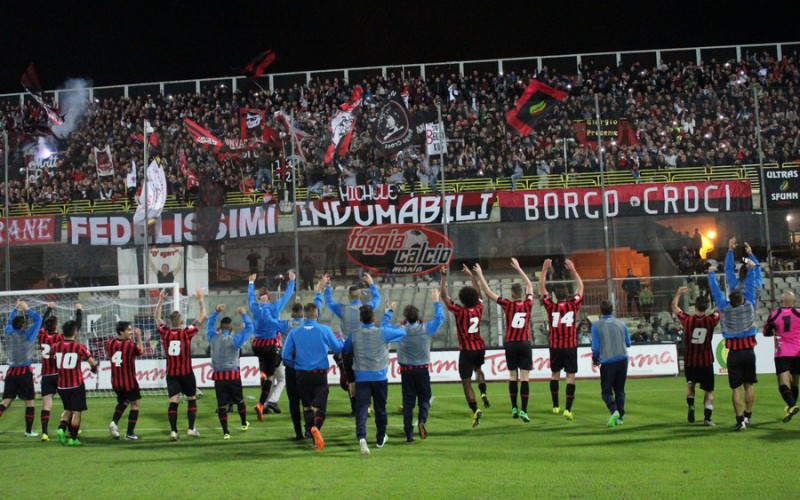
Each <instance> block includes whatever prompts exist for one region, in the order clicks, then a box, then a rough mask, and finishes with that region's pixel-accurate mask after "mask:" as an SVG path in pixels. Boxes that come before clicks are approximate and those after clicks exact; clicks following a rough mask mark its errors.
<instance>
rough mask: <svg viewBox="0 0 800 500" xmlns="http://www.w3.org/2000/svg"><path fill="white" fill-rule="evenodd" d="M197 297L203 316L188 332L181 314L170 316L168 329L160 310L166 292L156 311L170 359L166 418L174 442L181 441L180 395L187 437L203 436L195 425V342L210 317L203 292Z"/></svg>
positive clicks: (168, 358) (163, 342) (172, 313)
mask: <svg viewBox="0 0 800 500" xmlns="http://www.w3.org/2000/svg"><path fill="white" fill-rule="evenodd" d="M194 296H195V297H196V298H197V302H198V303H199V304H200V314H199V316H198V317H197V318H196V319H195V320H194V323H193V324H192V325H191V326H188V327H186V328H182V327H181V326H182V325H183V318H182V317H181V313H180V311H172V312H171V313H170V315H169V321H170V326H167V324H166V323H164V321H163V320H162V319H161V308H162V306H163V305H164V298H165V297H166V292H164V290H162V291H161V293H160V294H159V295H158V304H157V305H156V310H155V321H156V324H157V325H159V326H158V334H159V335H160V336H161V345H162V347H163V349H164V353H165V354H166V357H167V395H169V410H168V411H167V416H168V418H169V425H170V429H171V430H170V434H169V438H170V440H172V441H177V440H178V401H180V396H181V394H183V395H185V396H186V401H187V404H188V409H187V414H188V418H189V431H188V434H189V435H190V436H193V437H200V432H199V431H198V430H197V429H195V428H194V421H195V418H196V417H197V381H196V380H195V377H194V370H193V369H192V338H194V336H195V335H197V325H198V324H200V323H202V322H203V321H205V320H206V318H207V317H208V316H207V314H206V303H205V301H204V300H203V292H202V291H200V290H198V291H197V292H196V293H195V294H194Z"/></svg>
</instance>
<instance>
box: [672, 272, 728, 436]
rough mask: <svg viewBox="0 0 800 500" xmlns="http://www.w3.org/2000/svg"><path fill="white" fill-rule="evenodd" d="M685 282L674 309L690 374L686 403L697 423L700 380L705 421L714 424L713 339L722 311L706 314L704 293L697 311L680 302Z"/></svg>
mask: <svg viewBox="0 0 800 500" xmlns="http://www.w3.org/2000/svg"><path fill="white" fill-rule="evenodd" d="M688 291H689V289H688V288H686V287H685V286H682V287H680V288H678V291H677V292H676V293H675V297H673V298H672V312H673V313H675V315H676V316H678V319H679V320H680V322H681V325H683V338H684V339H686V340H685V346H686V352H685V353H684V355H683V367H684V368H683V372H684V374H685V375H686V404H687V405H688V406H689V412H688V414H687V417H686V419H687V420H688V421H689V423H694V394H695V385H696V384H700V388H701V389H703V392H704V395H703V410H704V419H703V423H705V425H708V426H712V425H714V423H713V421H712V420H711V413H712V411H713V410H714V352H713V350H712V347H711V339H712V337H713V336H714V328H716V327H717V324H719V314H717V313H714V314H712V315H710V316H707V315H706V309H708V299H707V298H706V297H705V296H703V295H700V296H698V297H697V298H696V299H695V301H694V314H693V315H688V314H686V313H684V312H683V310H682V309H681V308H680V306H679V305H678V301H679V300H680V298H681V296H682V295H684V294H685V293H686V292H688Z"/></svg>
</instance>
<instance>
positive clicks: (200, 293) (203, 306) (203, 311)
mask: <svg viewBox="0 0 800 500" xmlns="http://www.w3.org/2000/svg"><path fill="white" fill-rule="evenodd" d="M194 296H195V298H196V299H197V303H198V304H199V305H200V315H199V316H197V318H196V319H195V320H194V324H195V325H199V324H201V323H202V322H204V321H205V320H206V319H208V314H206V301H205V300H204V299H203V290H201V289H199V288H198V289H197V291H196V292H194Z"/></svg>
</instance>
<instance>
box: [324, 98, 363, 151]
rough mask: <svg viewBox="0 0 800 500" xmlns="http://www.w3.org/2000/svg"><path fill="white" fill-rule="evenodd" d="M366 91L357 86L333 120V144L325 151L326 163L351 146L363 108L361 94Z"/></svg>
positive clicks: (331, 129) (331, 128)
mask: <svg viewBox="0 0 800 500" xmlns="http://www.w3.org/2000/svg"><path fill="white" fill-rule="evenodd" d="M363 94H364V91H363V90H362V89H361V87H359V86H356V87H355V88H354V89H353V95H352V96H350V100H349V101H348V102H346V103H344V104H342V105H341V106H339V108H340V109H339V111H337V112H336V115H334V117H333V119H332V120H331V127H330V131H331V145H330V146H328V150H327V151H326V152H325V163H330V162H331V161H333V157H334V156H340V157H341V156H344V155H345V153H346V152H347V148H348V147H349V146H350V139H351V138H352V137H353V130H355V127H356V119H357V118H358V111H359V109H360V108H361V96H362V95H363Z"/></svg>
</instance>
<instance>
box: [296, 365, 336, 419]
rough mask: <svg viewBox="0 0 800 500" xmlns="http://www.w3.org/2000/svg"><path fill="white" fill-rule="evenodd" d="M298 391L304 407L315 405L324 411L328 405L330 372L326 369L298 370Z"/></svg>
mask: <svg viewBox="0 0 800 500" xmlns="http://www.w3.org/2000/svg"><path fill="white" fill-rule="evenodd" d="M296 373H297V391H298V392H299V393H300V401H302V402H303V407H305V408H308V407H310V406H313V407H315V408H319V409H320V410H322V411H325V409H326V408H327V407H328V391H329V390H328V374H327V372H325V371H322V370H320V371H303V370H297V372H296Z"/></svg>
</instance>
